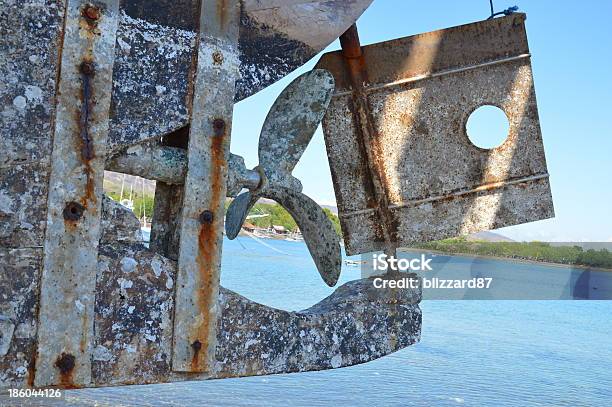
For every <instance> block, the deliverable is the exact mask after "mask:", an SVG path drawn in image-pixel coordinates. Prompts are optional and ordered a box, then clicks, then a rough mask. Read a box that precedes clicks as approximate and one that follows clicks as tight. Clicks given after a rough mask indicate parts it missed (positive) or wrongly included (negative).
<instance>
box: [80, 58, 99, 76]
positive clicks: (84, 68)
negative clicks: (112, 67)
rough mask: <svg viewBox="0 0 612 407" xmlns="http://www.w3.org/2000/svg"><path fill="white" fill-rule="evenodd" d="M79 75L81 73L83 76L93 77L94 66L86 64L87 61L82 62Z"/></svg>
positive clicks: (90, 63)
mask: <svg viewBox="0 0 612 407" xmlns="http://www.w3.org/2000/svg"><path fill="white" fill-rule="evenodd" d="M80 69H81V73H83V74H84V75H93V73H94V72H95V70H96V69H95V67H94V64H93V63H92V62H87V61H83V62H82V63H81V67H80Z"/></svg>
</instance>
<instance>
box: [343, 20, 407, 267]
mask: <svg viewBox="0 0 612 407" xmlns="http://www.w3.org/2000/svg"><path fill="white" fill-rule="evenodd" d="M340 44H341V46H342V55H343V56H344V59H345V61H346V65H347V69H348V74H349V77H350V79H351V85H352V88H353V92H352V96H353V106H354V108H355V116H356V119H357V122H358V123H357V125H358V127H359V130H360V133H361V135H362V139H361V140H360V142H362V143H363V150H364V153H365V157H364V158H365V160H366V161H367V164H368V170H369V173H370V177H371V178H372V183H373V186H374V194H375V197H374V198H375V199H376V203H377V206H378V207H377V212H378V216H379V218H380V219H381V220H382V222H381V225H380V226H381V228H382V232H383V236H384V239H385V250H384V251H385V253H386V254H387V255H388V256H393V257H395V255H396V250H397V239H396V238H395V235H394V231H395V230H397V227H396V226H395V225H394V222H395V220H394V218H393V214H392V213H391V211H390V210H389V200H388V198H387V196H388V195H387V191H386V185H385V182H384V180H385V176H384V173H383V171H384V165H383V163H382V162H379V161H380V160H382V159H383V158H382V157H383V155H382V153H381V151H380V148H379V146H378V140H376V131H375V129H374V124H373V119H372V113H371V112H370V108H369V106H368V99H367V98H368V97H367V95H366V92H365V90H364V84H365V83H366V82H368V73H367V70H366V65H365V62H364V60H363V53H362V50H361V44H360V42H359V33H358V31H357V25H355V24H353V25H352V26H351V27H350V28H349V29H348V30H347V31H346V32H345V33H344V34H342V35H341V36H340Z"/></svg>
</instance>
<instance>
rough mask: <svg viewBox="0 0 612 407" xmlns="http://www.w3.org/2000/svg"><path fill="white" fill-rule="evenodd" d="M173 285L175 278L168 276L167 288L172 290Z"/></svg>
mask: <svg viewBox="0 0 612 407" xmlns="http://www.w3.org/2000/svg"><path fill="white" fill-rule="evenodd" d="M172 287H174V280H173V279H172V277H170V276H168V279H167V280H166V288H167V289H168V290H171V289H172Z"/></svg>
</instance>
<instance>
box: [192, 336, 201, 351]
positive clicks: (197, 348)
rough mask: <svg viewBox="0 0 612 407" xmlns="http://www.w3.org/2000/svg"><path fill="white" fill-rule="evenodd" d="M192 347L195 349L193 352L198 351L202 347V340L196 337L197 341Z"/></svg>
mask: <svg viewBox="0 0 612 407" xmlns="http://www.w3.org/2000/svg"><path fill="white" fill-rule="evenodd" d="M191 348H192V349H193V353H198V352H199V351H200V350H201V349H202V342H200V341H199V340H197V339H196V340H195V342H193V343H192V344H191Z"/></svg>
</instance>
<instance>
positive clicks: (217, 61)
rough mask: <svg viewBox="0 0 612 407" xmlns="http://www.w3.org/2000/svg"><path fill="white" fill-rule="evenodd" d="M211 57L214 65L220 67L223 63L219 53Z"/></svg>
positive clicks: (216, 52) (214, 53)
mask: <svg viewBox="0 0 612 407" xmlns="http://www.w3.org/2000/svg"><path fill="white" fill-rule="evenodd" d="M212 57H213V63H214V64H215V65H221V64H222V63H223V54H222V53H220V52H219V51H215V52H213V54H212Z"/></svg>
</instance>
